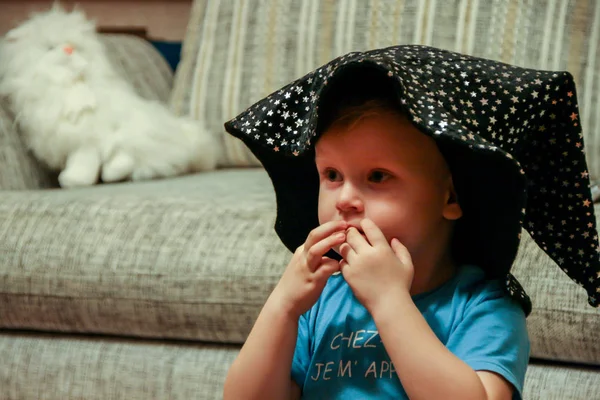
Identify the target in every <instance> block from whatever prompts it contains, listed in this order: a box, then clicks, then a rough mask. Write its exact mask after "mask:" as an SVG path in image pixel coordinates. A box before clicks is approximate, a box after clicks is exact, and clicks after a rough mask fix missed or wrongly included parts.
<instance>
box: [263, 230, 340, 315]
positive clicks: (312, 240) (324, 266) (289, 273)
mask: <svg viewBox="0 0 600 400" xmlns="http://www.w3.org/2000/svg"><path fill="white" fill-rule="evenodd" d="M347 227H348V224H347V223H346V222H345V221H330V222H326V223H324V224H323V225H320V226H318V227H316V228H315V229H313V230H312V231H311V232H310V233H309V234H308V237H307V238H306V242H304V244H303V245H301V246H300V247H298V249H297V250H296V252H295V253H294V255H293V256H292V259H291V261H290V263H289V264H288V266H287V268H286V269H285V272H284V273H283V276H282V277H281V279H280V281H279V283H278V284H277V286H276V287H275V289H274V290H273V293H272V295H271V296H272V297H273V298H276V299H277V302H278V303H277V304H279V306H280V307H283V310H285V311H286V312H290V313H291V315H292V317H293V318H299V317H300V315H302V314H303V313H305V312H306V311H308V310H309V309H310V308H311V307H312V306H313V305H314V304H315V303H316V301H317V299H318V298H319V296H320V295H321V292H322V291H323V288H324V287H325V283H326V282H327V279H328V278H329V277H330V276H331V274H333V273H334V272H336V271H339V270H340V266H339V263H338V261H336V260H332V259H331V258H329V257H324V254H325V253H327V252H328V251H329V250H330V249H331V248H333V247H335V246H338V245H340V244H342V243H344V241H345V240H346V234H345V231H346V228H347Z"/></svg>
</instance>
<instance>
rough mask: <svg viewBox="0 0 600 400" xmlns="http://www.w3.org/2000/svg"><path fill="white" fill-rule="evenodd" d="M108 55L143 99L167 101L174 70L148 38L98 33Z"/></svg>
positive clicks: (114, 65)
mask: <svg viewBox="0 0 600 400" xmlns="http://www.w3.org/2000/svg"><path fill="white" fill-rule="evenodd" d="M100 38H101V39H102V42H103V43H104V46H105V47H106V50H107V55H108V57H109V59H110V61H111V64H112V65H113V67H115V68H116V69H117V70H118V71H119V72H120V73H121V74H122V76H123V77H125V79H126V80H127V81H128V82H129V83H131V85H132V86H133V87H134V88H135V90H136V92H137V93H138V94H139V95H140V96H142V97H143V98H145V99H151V100H158V101H161V102H163V103H166V102H167V101H168V100H169V96H170V94H171V88H172V85H173V71H171V68H170V67H169V64H168V63H167V61H166V60H165V59H164V57H163V56H162V55H161V54H160V53H159V52H158V51H157V50H156V49H155V48H154V46H152V44H150V43H149V42H148V41H146V40H144V39H142V38H139V37H137V36H132V35H115V34H104V35H100Z"/></svg>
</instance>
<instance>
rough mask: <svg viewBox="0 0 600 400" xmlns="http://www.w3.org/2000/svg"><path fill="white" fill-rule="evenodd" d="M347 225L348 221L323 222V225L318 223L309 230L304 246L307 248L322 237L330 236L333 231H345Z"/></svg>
mask: <svg viewBox="0 0 600 400" xmlns="http://www.w3.org/2000/svg"><path fill="white" fill-rule="evenodd" d="M347 227H348V223H347V222H346V221H329V222H325V223H324V224H323V225H319V226H317V227H316V228H315V229H313V230H312V231H310V233H309V234H308V237H307V238H306V242H305V243H304V247H305V248H307V249H308V248H310V247H312V246H313V245H315V244H316V243H318V242H320V241H321V240H323V239H324V238H326V237H328V236H331V234H332V233H334V232H337V231H345V230H346V228H347Z"/></svg>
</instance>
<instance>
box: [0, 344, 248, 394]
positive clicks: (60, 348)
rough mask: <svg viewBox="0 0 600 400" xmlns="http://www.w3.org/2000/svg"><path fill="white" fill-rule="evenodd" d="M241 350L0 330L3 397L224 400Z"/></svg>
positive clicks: (202, 345)
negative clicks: (231, 369)
mask: <svg viewBox="0 0 600 400" xmlns="http://www.w3.org/2000/svg"><path fill="white" fill-rule="evenodd" d="M238 352H239V348H238V347H236V346H231V345H214V344H212V345H211V344H190V343H173V342H156V341H150V340H148V341H144V340H126V339H125V340H118V339H114V338H102V337H89V336H67V335H64V336H63V335H46V334H27V333H25V334H22V333H18V334H17V333H7V332H0V357H1V359H2V360H3V367H2V368H0V387H1V388H2V399H19V400H68V399H86V400H107V399H127V400H152V399H156V400H159V399H160V400H165V399H169V400H193V399H201V400H221V399H223V384H224V383H225V376H226V375H227V370H228V369H229V366H230V365H231V363H232V362H233V360H234V358H235V356H236V355H237V354H238Z"/></svg>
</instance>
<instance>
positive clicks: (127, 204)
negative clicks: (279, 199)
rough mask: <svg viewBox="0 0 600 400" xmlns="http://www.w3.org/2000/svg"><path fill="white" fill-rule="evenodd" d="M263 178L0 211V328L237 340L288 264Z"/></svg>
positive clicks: (53, 200) (60, 197)
mask: <svg viewBox="0 0 600 400" xmlns="http://www.w3.org/2000/svg"><path fill="white" fill-rule="evenodd" d="M274 209H275V199H274V194H273V192H272V189H271V183H270V181H269V178H268V176H267V175H266V173H265V172H264V171H263V170H259V169H238V170H220V171H215V172H211V173H204V174H198V175H192V176H185V177H179V178H175V179H168V180H159V181H151V182H144V183H136V184H133V183H126V184H118V185H101V186H97V187H95V188H89V189H79V190H68V191H51V192H39V193H35V194H32V193H20V192H14V191H7V192H5V193H3V200H2V202H0V220H2V221H4V223H3V224H2V225H1V226H0V315H2V318H1V319H0V324H1V327H5V328H7V327H9V328H31V329H43V330H53V331H54V330H56V331H69V332H71V331H72V332H96V333H108V334H122V335H135V336H147V337H169V338H192V339H200V340H213V341H220V342H236V343H240V342H243V341H244V340H245V338H246V336H247V334H248V333H249V331H250V329H251V327H252V324H253V322H254V320H255V318H256V317H257V315H258V313H259V311H260V309H261V307H262V304H263V303H264V301H265V300H266V298H267V296H268V294H269V293H270V291H271V290H272V288H273V287H274V285H275V284H276V283H277V281H278V280H279V277H280V276H281V273H282V272H283V270H284V268H285V266H286V265H287V263H288V261H289V258H290V256H291V254H290V252H289V251H288V250H287V249H285V247H284V246H283V245H282V244H281V243H280V241H279V239H278V238H277V237H276V235H275V232H274V230H273V223H274Z"/></svg>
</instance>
